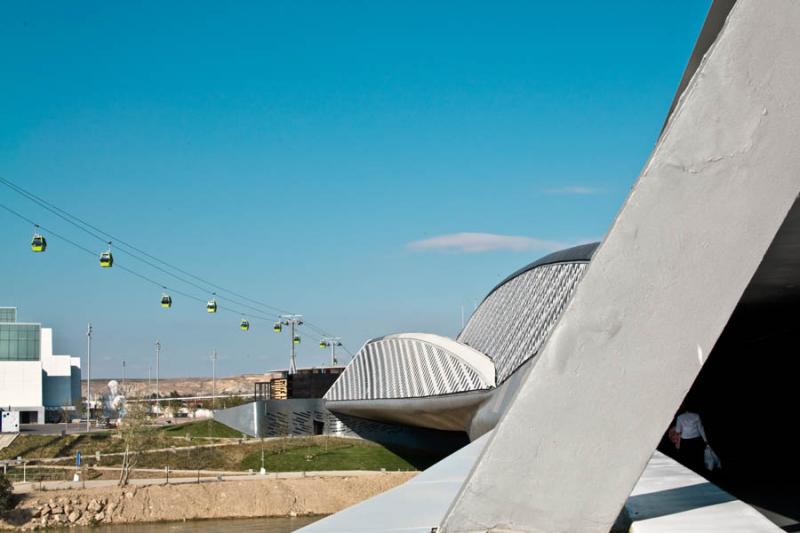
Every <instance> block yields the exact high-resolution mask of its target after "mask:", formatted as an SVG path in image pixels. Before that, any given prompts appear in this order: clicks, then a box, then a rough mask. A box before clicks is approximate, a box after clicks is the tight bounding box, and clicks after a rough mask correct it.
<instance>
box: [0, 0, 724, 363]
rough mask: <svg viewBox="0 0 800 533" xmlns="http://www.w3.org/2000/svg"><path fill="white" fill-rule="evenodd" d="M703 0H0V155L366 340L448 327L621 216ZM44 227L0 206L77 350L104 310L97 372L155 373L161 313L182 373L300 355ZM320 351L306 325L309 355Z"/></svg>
mask: <svg viewBox="0 0 800 533" xmlns="http://www.w3.org/2000/svg"><path fill="white" fill-rule="evenodd" d="M709 4H710V2H709V1H708V0H703V1H700V0H683V1H658V2H632V1H631V2H588V1H587V2H570V3H559V2H499V3H498V2H377V1H371V2H304V1H292V2H224V3H221V2H197V1H192V2H188V1H187V2H137V3H133V4H122V3H116V2H85V3H81V4H79V5H76V4H70V3H64V2H40V3H19V2H17V3H5V4H3V6H2V7H0V49H1V50H3V52H2V54H0V125H2V127H0V176H2V177H4V178H7V179H9V180H12V181H14V182H15V183H17V184H18V185H20V186H22V187H24V188H26V189H28V190H31V191H33V192H35V193H36V194H38V195H40V196H42V197H43V198H45V199H47V200H48V201H50V202H52V203H53V204H55V205H57V206H59V207H61V208H64V209H66V210H68V211H69V212H71V213H73V214H75V215H77V216H79V217H81V218H84V219H86V220H87V221H89V222H91V223H92V224H94V225H96V226H98V227H100V228H102V229H103V230H105V231H107V232H109V233H111V234H114V235H117V236H118V237H121V238H123V239H124V240H126V241H128V242H130V243H132V244H135V245H136V246H138V247H140V248H143V249H144V250H146V251H148V252H149V253H151V254H154V255H156V256H158V257H160V258H162V259H164V260H166V261H169V262H171V263H174V264H177V265H179V266H181V267H182V268H184V269H185V270H187V271H190V272H192V273H193V274H196V275H197V276H200V277H202V278H204V279H207V280H210V281H212V282H214V283H216V284H218V285H221V286H224V287H226V288H230V289H233V290H234V291H236V292H238V293H241V294H245V295H248V296H249V297H251V298H254V299H257V300H260V301H264V302H267V303H270V304H272V305H274V306H277V307H280V308H283V309H288V310H291V311H294V312H297V313H303V314H304V315H305V316H306V317H307V318H308V320H310V321H311V322H313V323H314V324H317V325H319V326H321V327H322V328H324V329H325V330H327V331H330V332H332V333H335V334H337V335H341V336H342V337H343V340H344V342H345V344H346V346H347V347H348V348H349V349H350V350H351V351H355V350H357V349H358V347H359V346H360V345H361V344H362V343H363V341H364V340H366V339H367V338H369V337H374V336H378V335H382V334H386V333H390V332H395V331H431V332H436V333H441V334H446V335H454V334H456V333H457V331H458V329H459V327H460V313H461V311H460V310H461V306H462V305H463V306H465V307H466V308H467V310H470V309H471V308H472V306H473V305H474V304H475V302H476V301H478V300H480V299H481V298H482V297H483V296H484V294H485V293H486V292H487V291H488V290H489V289H490V288H491V287H492V286H493V285H494V284H495V283H497V282H498V281H499V280H500V279H502V278H503V277H505V275H507V274H509V273H510V272H512V271H514V270H515V269H517V268H519V267H520V266H522V265H524V264H526V263H528V262H530V261H532V260H534V259H536V258H537V257H539V256H541V255H544V254H545V253H547V252H549V251H551V250H552V249H554V248H557V247H559V246H562V245H569V244H573V243H578V242H585V241H587V240H593V239H599V238H601V237H602V235H603V234H604V233H605V231H606V229H607V228H608V227H609V225H610V223H611V222H612V220H613V217H614V215H615V214H616V212H617V210H618V209H619V206H620V204H621V203H622V201H623V200H624V198H625V196H626V194H627V192H628V190H629V188H630V187H631V185H632V184H633V182H634V180H635V178H636V176H637V175H638V172H639V170H640V169H641V168H642V165H643V164H644V162H645V160H646V158H647V156H648V155H649V153H650V151H651V149H652V147H653V144H654V142H655V141H656V138H657V136H658V133H659V130H660V128H661V125H662V123H663V120H664V117H665V114H666V112H667V110H668V108H669V105H670V102H671V100H672V96H673V93H674V91H675V88H676V86H677V84H678V81H679V79H680V76H681V74H682V71H683V68H684V66H685V64H686V61H687V59H688V57H689V54H690V52H691V49H692V46H693V44H694V41H695V38H696V36H697V34H698V32H699V30H700V27H701V26H702V22H703V19H704V16H705V13H706V11H707V9H708V6H709ZM0 203H2V204H5V205H8V206H9V207H12V208H13V209H15V210H17V211H19V212H21V213H23V214H24V215H25V216H27V217H29V218H31V219H34V220H36V221H37V222H39V223H40V224H42V225H44V226H47V227H52V229H55V230H56V231H57V232H61V233H64V234H66V235H68V236H70V237H71V238H74V239H75V240H77V241H79V242H80V243H81V244H83V245H85V246H87V247H88V248H90V249H92V250H97V251H98V252H99V251H100V250H101V249H102V248H103V246H102V243H100V242H98V241H94V240H93V239H92V238H91V237H89V236H87V235H85V234H81V233H80V232H78V231H77V230H75V229H74V228H72V227H70V226H68V225H66V224H65V223H64V222H63V221H61V220H60V219H58V218H56V217H54V216H52V215H51V214H49V213H47V212H46V211H44V210H42V209H41V208H39V207H37V206H36V205H35V204H33V203H31V202H29V201H28V200H26V199H24V198H22V197H20V196H18V195H16V194H14V193H13V192H11V191H10V190H8V189H6V188H4V187H0ZM31 233H32V228H31V226H30V224H28V223H26V222H22V221H20V220H18V219H16V218H14V217H13V216H11V215H9V214H8V213H7V212H5V211H2V210H0V250H2V255H0V279H2V280H3V281H2V285H0V305H15V306H18V307H19V309H20V311H19V313H20V319H21V320H28V321H37V322H42V323H43V324H44V325H46V326H51V327H53V328H54V329H55V334H56V338H55V344H56V346H55V348H56V351H58V352H60V353H72V354H74V355H81V356H83V355H85V339H84V331H85V328H86V323H87V322H89V321H91V322H92V323H93V324H94V327H95V330H96V334H95V343H94V353H95V354H96V357H95V358H93V359H94V361H93V363H94V364H93V367H94V371H93V374H95V375H100V376H116V375H118V374H119V373H120V368H121V361H122V360H123V359H125V360H126V361H127V364H128V366H129V368H130V374H134V375H140V376H141V375H146V372H147V370H146V369H147V366H148V365H151V364H152V359H153V358H154V357H153V355H152V351H153V348H152V345H153V343H154V341H155V339H156V338H158V339H160V340H161V342H162V344H163V346H164V349H163V358H162V361H163V362H162V375H172V376H178V375H180V376H196V375H205V374H209V373H210V362H209V357H208V354H209V353H210V352H211V350H212V349H216V350H217V351H218V352H219V353H220V359H219V363H218V365H219V373H220V374H234V373H240V372H260V371H264V370H267V369H272V368H280V367H285V366H286V364H287V359H288V338H287V336H286V335H280V336H279V335H275V334H274V333H272V331H271V328H270V324H267V323H264V322H261V321H257V320H253V322H252V324H253V327H252V329H251V331H249V332H247V333H242V332H240V331H239V330H238V320H239V317H238V315H235V314H233V313H218V314H217V315H212V316H209V315H208V314H207V313H205V311H204V309H203V305H202V304H200V303H198V302H195V301H187V299H185V298H183V299H182V298H181V297H180V296H175V305H174V307H173V308H172V309H170V310H168V311H165V310H162V309H161V308H160V307H159V306H158V300H159V297H160V294H161V291H160V290H159V288H158V287H154V286H151V285H148V284H146V283H144V282H142V281H140V280H138V279H137V278H135V277H133V276H131V275H129V274H127V273H126V272H124V271H121V270H119V269H111V270H110V271H109V270H101V269H100V268H99V266H98V264H97V261H96V260H95V259H93V258H92V257H90V256H88V255H87V254H85V253H84V252H81V251H78V250H75V249H73V248H71V247H70V246H69V245H68V244H66V243H64V242H61V241H59V240H58V239H55V238H51V239H50V242H49V244H50V247H49V248H48V250H47V252H46V253H45V254H33V253H31V252H30V250H29V247H28V243H29V239H30V235H31ZM480 234H491V235H489V236H487V235H480ZM116 259H117V260H118V263H119V264H124V265H127V266H130V267H131V268H134V269H136V270H137V271H140V272H141V273H143V274H145V275H148V276H151V277H153V278H154V279H156V280H159V281H163V282H164V283H168V284H170V285H174V286H175V287H180V288H181V289H182V290H185V291H187V292H190V293H192V294H194V295H196V296H198V297H201V298H206V297H208V294H206V293H203V291H200V290H197V289H195V288H193V287H187V286H185V285H182V284H181V283H178V282H175V280H170V278H169V277H167V276H166V275H164V274H162V273H159V272H157V271H153V270H152V269H150V268H148V267H147V266H145V265H139V264H137V263H136V262H133V261H131V260H130V259H129V258H126V257H124V256H122V255H119V254H118V255H117V256H116ZM221 304H222V302H221ZM229 307H230V306H229ZM233 307H237V308H239V307H238V306H233ZM324 360H325V352H323V351H322V350H320V349H319V348H318V347H317V343H316V342H314V341H313V340H312V336H311V335H306V336H305V337H304V342H303V344H302V345H301V348H300V352H299V365H300V366H310V365H315V364H320V363H322V362H324Z"/></svg>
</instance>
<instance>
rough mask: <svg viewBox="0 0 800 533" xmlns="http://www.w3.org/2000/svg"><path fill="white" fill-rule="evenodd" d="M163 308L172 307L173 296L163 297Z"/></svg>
mask: <svg viewBox="0 0 800 533" xmlns="http://www.w3.org/2000/svg"><path fill="white" fill-rule="evenodd" d="M161 307H163V308H164V309H169V308H170V307H172V296H170V295H169V294H167V293H164V294H162V295H161Z"/></svg>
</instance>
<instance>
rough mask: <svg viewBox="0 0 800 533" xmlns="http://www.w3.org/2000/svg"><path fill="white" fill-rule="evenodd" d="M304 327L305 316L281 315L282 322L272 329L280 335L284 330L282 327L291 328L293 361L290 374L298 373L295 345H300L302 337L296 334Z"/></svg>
mask: <svg viewBox="0 0 800 533" xmlns="http://www.w3.org/2000/svg"><path fill="white" fill-rule="evenodd" d="M302 325H303V315H281V316H280V320H279V321H278V322H276V323H275V326H274V327H273V328H272V329H273V331H275V333H280V332H281V330H282V327H281V326H289V327H290V328H291V329H290V333H291V335H290V336H289V339H290V340H289V343H290V345H291V348H292V352H291V359H290V361H289V374H296V373H297V362H296V357H297V354H296V353H295V344H300V337H299V336H298V335H297V334H296V329H297V326H302Z"/></svg>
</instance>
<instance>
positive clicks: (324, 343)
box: [319, 341, 328, 350]
mask: <svg viewBox="0 0 800 533" xmlns="http://www.w3.org/2000/svg"><path fill="white" fill-rule="evenodd" d="M319 347H320V348H322V349H323V350H324V349H325V348H327V347H328V343H327V342H325V341H319Z"/></svg>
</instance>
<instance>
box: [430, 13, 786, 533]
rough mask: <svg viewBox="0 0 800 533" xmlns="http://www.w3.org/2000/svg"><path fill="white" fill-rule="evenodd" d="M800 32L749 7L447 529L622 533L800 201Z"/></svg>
mask: <svg viewBox="0 0 800 533" xmlns="http://www.w3.org/2000/svg"><path fill="white" fill-rule="evenodd" d="M798 27H800V2H796V1H792V0H775V1H773V2H770V3H769V9H765V4H764V3H763V2H757V1H754V0H739V1H738V2H737V3H736V4H735V6H734V7H733V10H732V11H731V14H730V15H729V17H728V19H727V22H726V24H725V26H724V27H723V29H722V31H721V33H720V34H719V37H718V38H717V39H716V41H715V42H714V44H713V45H712V46H711V47H710V49H709V50H708V52H707V54H706V55H705V57H704V59H703V61H702V62H701V63H700V66H699V68H698V70H697V72H696V73H695V74H694V77H693V78H692V80H691V82H690V83H689V84H688V86H687V88H686V91H685V92H684V94H683V95H682V97H681V99H680V100H679V103H678V105H677V106H676V109H675V112H674V114H673V116H672V117H671V119H670V121H669V123H668V126H667V128H666V129H665V131H664V134H663V135H662V137H661V139H660V141H659V144H658V145H657V147H656V149H655V150H654V152H653V155H652V157H651V159H650V161H649V162H648V164H647V165H646V167H645V169H644V171H643V173H642V176H641V177H640V179H639V181H638V182H637V184H636V185H635V187H634V188H633V190H632V191H631V194H630V196H629V197H628V199H627V200H626V202H625V205H624V206H623V208H622V211H621V212H620V214H619V216H618V217H617V219H616V221H615V223H614V225H613V227H612V228H611V230H610V232H609V234H608V236H607V238H606V240H605V241H604V242H603V244H602V245H601V247H600V248H599V250H598V251H597V253H596V254H595V256H594V258H593V260H592V263H591V264H590V266H589V268H588V270H587V272H586V275H585V277H584V279H583V281H582V282H581V284H580V286H579V287H578V289H577V291H576V294H575V297H574V299H573V301H572V302H571V304H570V305H569V307H568V309H567V311H566V312H565V314H564V315H563V316H562V318H561V320H560V321H559V323H558V325H557V326H556V328H555V329H554V331H553V333H552V335H551V337H550V339H549V340H548V341H547V343H546V345H545V347H544V349H543V351H542V353H541V354H540V355H539V357H538V359H537V360H536V362H535V364H534V366H533V368H532V370H531V372H530V373H529V374H528V376H526V378H525V382H524V383H523V384H522V387H521V389H520V391H519V393H518V395H517V397H516V399H515V401H514V402H513V403H512V405H511V406H510V408H509V409H508V411H507V412H506V413H505V414H504V415H503V417H502V418H501V420H500V423H499V424H498V426H497V428H496V429H495V431H494V433H493V435H492V436H491V439H490V441H489V443H488V444H487V447H486V449H485V450H484V452H483V454H482V456H481V459H480V461H479V462H478V464H477V465H476V467H475V468H474V470H473V471H472V473H471V475H470V477H469V478H468V480H467V482H466V483H465V484H464V486H463V487H462V489H461V491H460V493H459V495H458V497H457V498H456V501H455V502H454V504H453V506H452V507H451V508H450V510H449V512H448V515H447V517H446V518H445V520H444V522H443V524H442V528H441V529H440V531H443V532H453V531H487V530H491V529H494V528H496V529H503V530H510V531H537V532H538V531H541V532H544V531H547V532H566V531H569V532H583V531H588V532H603V533H606V532H607V531H608V530H609V528H610V527H611V525H612V523H613V522H614V520H615V518H616V517H617V515H618V513H619V511H620V509H621V507H622V505H623V503H624V502H625V500H626V498H627V497H628V495H629V494H630V492H631V489H632V488H633V486H634V484H635V483H636V480H637V479H638V478H639V476H640V474H641V473H642V471H643V470H644V467H645V465H646V463H647V461H648V459H649V457H650V456H651V454H652V452H653V450H654V449H655V447H656V444H657V443H658V441H659V439H660V437H661V435H662V434H663V432H664V430H665V429H666V427H667V426H668V425H669V423H670V421H671V419H672V417H673V415H674V413H675V411H676V409H677V408H678V406H679V404H680V402H681V400H682V399H683V397H684V396H685V394H686V393H687V391H688V390H689V388H690V386H691V385H692V382H693V381H694V379H695V377H696V376H697V374H698V372H699V371H700V369H701V368H702V366H703V364H704V363H705V361H706V358H707V357H708V354H709V352H710V351H711V349H712V347H713V346H714V344H715V342H716V340H717V337H718V336H719V334H720V332H721V331H722V329H723V327H724V326H725V324H726V322H727V321H728V318H729V317H730V315H731V312H732V311H733V309H734V307H735V306H736V304H737V302H738V301H739V299H740V297H741V295H742V293H743V291H744V289H745V287H746V286H747V285H748V282H749V281H750V279H751V277H752V276H753V273H754V272H755V271H756V268H757V267H758V265H759V263H760V262H761V260H762V258H763V257H764V254H765V252H766V250H767V248H768V246H769V245H770V243H771V242H772V240H773V238H774V236H775V235H776V233H777V231H778V229H779V227H780V226H781V224H782V222H783V221H784V218H785V217H786V215H787V213H788V211H789V209H790V207H791V206H792V204H793V202H794V200H795V198H796V197H797V195H798V192H800V150H798V149H797V146H796V144H797V139H798V138H800V93H798V91H797V87H798V86H800V60H799V59H800V57H798V50H800V32H798V31H797V28H798Z"/></svg>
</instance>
